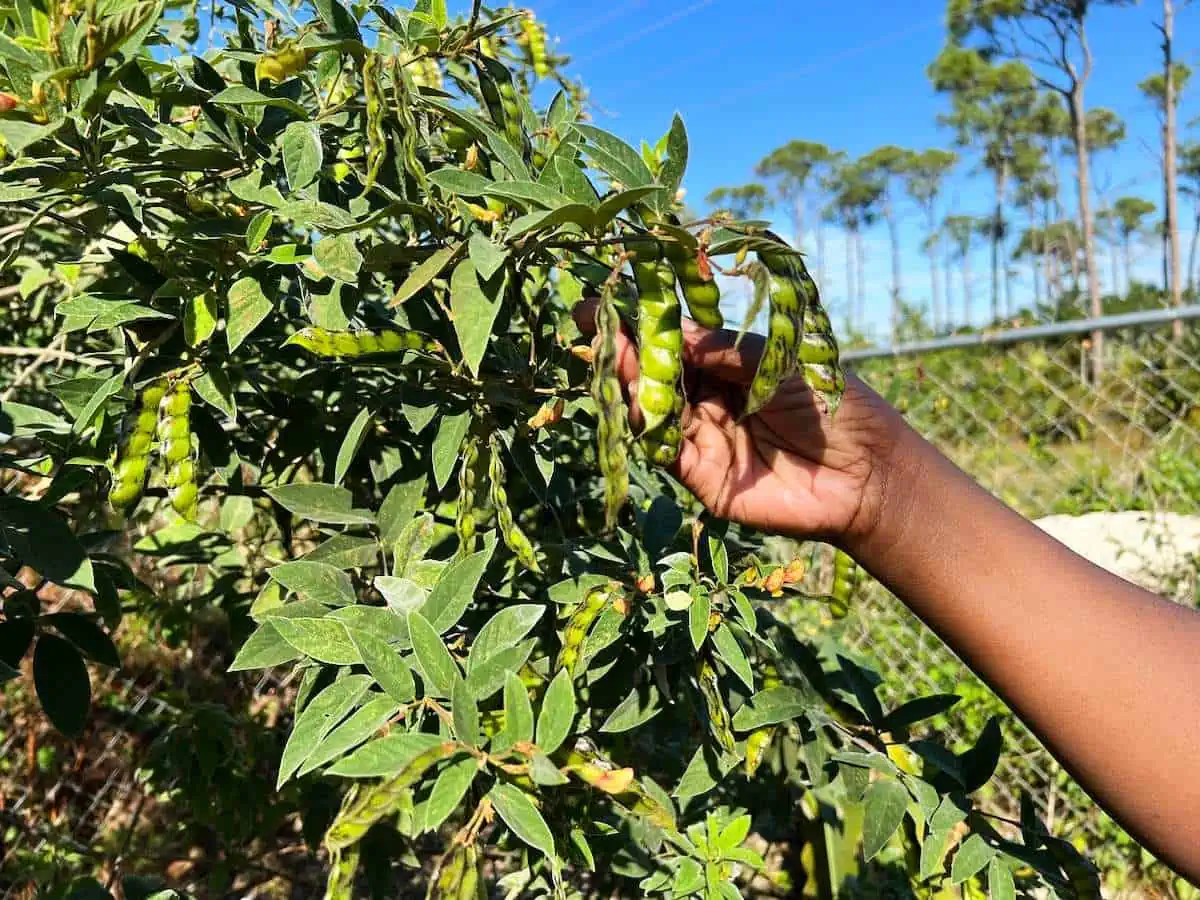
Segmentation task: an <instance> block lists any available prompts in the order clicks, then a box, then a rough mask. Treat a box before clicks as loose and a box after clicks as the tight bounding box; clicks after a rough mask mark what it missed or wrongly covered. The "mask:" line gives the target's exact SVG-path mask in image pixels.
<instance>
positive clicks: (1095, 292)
mask: <svg viewBox="0 0 1200 900" xmlns="http://www.w3.org/2000/svg"><path fill="white" fill-rule="evenodd" d="M1079 44H1080V47H1081V48H1082V50H1083V57H1084V69H1083V73H1082V74H1081V75H1080V76H1079V77H1077V78H1073V79H1072V84H1071V94H1070V101H1071V102H1070V111H1071V127H1072V134H1073V136H1074V139H1075V165H1076V168H1077V176H1078V177H1077V178H1076V181H1077V183H1078V187H1079V218H1080V225H1081V226H1082V228H1083V259H1084V266H1085V268H1086V269H1087V288H1088V301H1089V304H1088V310H1089V312H1090V313H1091V314H1092V315H1093V316H1101V315H1103V314H1104V301H1103V300H1102V298H1101V296H1100V278H1099V273H1097V271H1096V233H1095V223H1094V222H1093V221H1092V197H1091V193H1092V188H1091V176H1090V173H1089V171H1088V169H1089V159H1088V139H1087V110H1086V108H1085V107H1084V103H1083V86H1084V83H1085V82H1086V81H1087V79H1088V77H1089V76H1090V75H1091V72H1092V52H1091V48H1090V47H1089V46H1088V40H1087V32H1086V31H1085V30H1084V27H1083V23H1082V22H1081V23H1080V24H1079ZM1092 374H1093V375H1095V376H1100V375H1102V374H1104V332H1103V331H1100V330H1099V329H1096V330H1095V331H1093V332H1092Z"/></svg>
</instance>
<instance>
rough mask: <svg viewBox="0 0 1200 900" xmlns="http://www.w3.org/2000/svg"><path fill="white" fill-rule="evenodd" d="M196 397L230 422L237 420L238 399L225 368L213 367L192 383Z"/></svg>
mask: <svg viewBox="0 0 1200 900" xmlns="http://www.w3.org/2000/svg"><path fill="white" fill-rule="evenodd" d="M192 390H193V391H195V392H196V395H197V396H198V397H199V398H200V399H201V400H203V401H204V402H205V403H207V404H208V405H209V406H211V407H213V408H214V409H218V410H220V411H221V412H223V413H224V414H225V417H226V418H227V419H229V420H230V421H233V420H234V419H236V418H237V397H236V396H235V395H234V392H233V385H232V384H230V382H229V376H228V375H227V374H226V373H225V370H224V369H223V368H218V367H213V368H210V369H209V370H208V371H207V372H205V373H204V374H203V375H201V376H200V377H199V378H197V379H196V380H195V381H193V382H192Z"/></svg>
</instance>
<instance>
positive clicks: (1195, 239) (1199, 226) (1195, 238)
mask: <svg viewBox="0 0 1200 900" xmlns="http://www.w3.org/2000/svg"><path fill="white" fill-rule="evenodd" d="M1197 244H1200V206H1197V208H1196V222H1195V225H1193V226H1192V248H1191V250H1189V251H1188V291H1189V292H1190V293H1191V295H1192V302H1195V300H1196V245H1197Z"/></svg>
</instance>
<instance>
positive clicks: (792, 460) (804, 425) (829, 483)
mask: <svg viewBox="0 0 1200 900" xmlns="http://www.w3.org/2000/svg"><path fill="white" fill-rule="evenodd" d="M855 389H856V386H854V385H852V387H851V390H852V391H854V390H855ZM743 396H744V388H743V387H742V386H741V385H739V384H736V383H733V382H731V381H727V380H723V379H722V378H720V377H713V376H711V375H709V374H708V373H705V372H703V371H702V372H701V374H700V376H699V377H698V378H696V379H695V380H694V383H693V385H692V386H691V390H690V397H691V398H692V402H691V404H690V406H689V416H688V424H687V429H686V440H685V442H684V446H683V448H682V450H681V454H680V459H679V463H678V465H677V473H678V475H679V477H680V479H681V480H682V481H683V482H684V484H686V485H687V487H688V488H689V489H690V490H691V491H692V492H693V493H694V494H695V495H696V496H697V498H698V499H699V500H700V501H701V502H702V503H704V505H705V506H707V507H708V508H709V509H710V510H711V511H712V512H713V513H714V514H715V515H717V516H719V517H721V518H723V519H731V520H734V521H738V522H742V523H743V524H746V525H749V526H751V527H754V528H758V529H761V530H764V531H770V532H776V533H781V532H782V533H787V534H794V535H797V536H801V535H802V536H810V537H821V536H832V535H837V534H841V533H843V532H844V531H846V529H847V528H849V526H850V524H851V523H852V521H853V520H854V517H855V516H856V514H857V513H858V511H859V509H860V507H861V505H862V498H863V492H864V489H865V486H866V484H867V481H868V476H869V474H870V470H871V465H870V454H869V453H868V452H866V451H865V449H864V448H863V446H862V445H861V444H860V442H859V441H857V440H856V439H855V436H856V434H857V432H858V430H859V428H858V426H859V425H860V424H861V416H860V415H859V414H858V413H857V412H856V410H855V409H854V408H853V406H852V405H851V404H848V405H847V406H846V407H844V408H843V409H842V410H841V411H840V412H839V416H838V418H837V419H835V420H834V422H836V423H837V424H836V426H834V425H832V424H831V422H830V419H829V418H828V416H824V415H822V414H821V413H820V411H819V410H818V409H817V407H816V403H815V401H814V397H813V394H812V393H811V392H810V391H809V390H808V388H807V387H806V386H805V385H804V383H803V381H801V380H800V379H798V378H797V379H793V380H792V381H790V382H788V383H786V384H785V385H784V386H783V387H781V389H780V390H779V392H778V394H777V395H776V397H775V399H774V400H772V402H771V403H770V404H769V405H768V406H767V408H766V409H764V410H763V411H761V412H760V413H758V414H757V415H754V416H750V417H747V418H745V419H742V420H741V421H738V419H737V417H736V410H738V409H739V407H740V405H741V403H742V402H743V401H742V397H743Z"/></svg>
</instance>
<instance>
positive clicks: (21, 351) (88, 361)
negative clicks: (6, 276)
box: [0, 288, 108, 368]
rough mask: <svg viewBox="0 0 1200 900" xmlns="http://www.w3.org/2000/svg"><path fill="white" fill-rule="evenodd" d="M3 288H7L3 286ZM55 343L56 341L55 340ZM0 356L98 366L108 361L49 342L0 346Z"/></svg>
mask: <svg viewBox="0 0 1200 900" xmlns="http://www.w3.org/2000/svg"><path fill="white" fill-rule="evenodd" d="M4 290H7V288H5V289H4ZM55 343H57V341H56V342H55ZM0 356H44V357H45V358H46V359H47V360H51V359H60V360H62V361H63V362H73V363H79V364H80V365H81V366H91V367H92V368H99V367H101V366H106V365H108V363H106V362H103V361H102V360H98V359H92V358H91V357H88V356H81V355H80V354H78V353H72V352H71V351H70V350H59V349H56V348H55V347H54V345H53V344H51V345H50V346H49V347H0Z"/></svg>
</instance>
